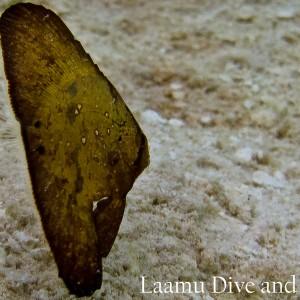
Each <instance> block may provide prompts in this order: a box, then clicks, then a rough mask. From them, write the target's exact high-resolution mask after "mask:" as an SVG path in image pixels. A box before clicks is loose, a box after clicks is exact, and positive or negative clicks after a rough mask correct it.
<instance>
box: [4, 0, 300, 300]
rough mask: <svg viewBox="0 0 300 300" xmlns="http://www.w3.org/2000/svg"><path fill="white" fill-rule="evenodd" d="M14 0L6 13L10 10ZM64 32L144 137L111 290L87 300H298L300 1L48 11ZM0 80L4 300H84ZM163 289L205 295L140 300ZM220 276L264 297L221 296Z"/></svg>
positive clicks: (106, 283)
mask: <svg viewBox="0 0 300 300" xmlns="http://www.w3.org/2000/svg"><path fill="white" fill-rule="evenodd" d="M13 2H16V1H4V0H1V2H0V9H1V11H3V10H4V9H5V8H6V7H8V6H9V5H10V4H11V3H13ZM36 3H39V4H43V5H45V6H47V7H48V8H51V9H52V10H54V11H55V12H56V13H58V14H59V15H60V17H61V18H62V19H63V20H64V21H65V22H66V24H67V25H68V26H69V28H70V29H71V31H72V32H73V34H74V35H75V36H76V38H77V39H78V40H79V41H80V42H81V43H82V45H83V46H84V48H85V49H86V51H87V52H88V53H90V55H91V56H92V58H93V60H94V62H95V63H97V64H98V66H99V68H100V70H101V71H102V72H103V73H104V74H105V75H106V76H107V77H108V78H109V79H110V81H111V82H112V83H113V84H114V85H115V87H116V88H117V89H118V90H119V92H120V93H121V95H122V96H123V98H124V100H125V102H126V103H127V104H128V106H129V107H130V109H131V111H132V112H133V113H134V115H135V116H136V118H137V120H138V121H139V124H140V125H141V127H142V128H143V131H144V132H145V134H146V136H147V137H148V140H149V145H150V156H151V164H150V166H149V167H148V168H147V170H146V171H145V172H143V174H142V175H141V176H140V177H139V179H138V180H137V181H136V183H135V185H134V187H133V189H132V190H131V192H130V193H129V194H128V196H127V207H126V211H125V215H124V218H123V221H122V224H121V227H120V231H119V234H118V237H117V239H116V242H115V244H114V246H113V248H112V250H111V252H110V254H109V256H108V257H107V258H106V259H104V261H103V263H104V273H103V285H102V288H101V290H100V291H96V292H95V293H94V295H93V296H91V297H90V298H84V299H245V298H247V299H299V297H300V292H298V293H293V294H292V293H285V294H280V293H279V290H276V291H274V292H273V293H265V294H263V293H262V292H261V285H260V284H261V283H262V282H274V281H276V282H277V281H280V282H282V283H283V284H284V283H286V282H288V281H291V279H292V278H293V277H292V275H295V285H296V289H297V290H299V291H300V250H299V245H300V201H299V200H300V197H299V194H300V152H299V146H300V138H299V136H300V135H299V132H300V122H299V117H300V67H299V66H300V2H299V0H288V1H286V0H274V1H271V0H252V1H251V0H226V1H221V0H212V1H211V0H203V1H200V0H186V1H179V0H164V1H159V0H153V1H145V0H119V1H117V0H112V1H108V0H105V1H96V0H94V1H93V0H89V1H67V0H63V1H58V0H54V1H40V2H36ZM0 76H1V78H0V80H1V81H0V83H1V86H0V101H1V105H0V151H1V152H0V183H1V184H0V279H1V280H0V299H1V300H2V299H3V300H4V299H5V300H6V299H8V300H18V299H24V300H27V299H39V300H44V299H55V300H58V299H74V298H75V297H74V296H69V293H68V290H67V289H66V288H65V286H64V283H63V282H62V280H61V279H59V277H58V275H57V269H56V265H55V263H54V260H53V257H52V254H51V251H50V249H49V247H48V244H47V242H46V240H45V237H44V233H43V231H42V227H41V223H40V220H39V217H38V213H37V211H36V208H35V204H34V201H33V199H32V196H31V190H30V181H29V175H28V172H27V169H26V162H25V158H24V150H23V145H22V143H21V140H20V133H19V129H18V124H17V123H16V121H14V119H13V116H12V111H11V108H10V106H9V99H8V95H7V86H6V85H7V84H6V79H5V76H4V74H3V66H1V75H0ZM141 276H147V287H146V289H147V290H151V289H152V288H153V283H154V282H158V281H160V282H172V283H175V282H177V281H182V282H203V283H204V287H205V288H204V292H203V293H195V292H194V293H185V294H184V293H177V294H170V293H161V294H154V293H152V294H142V293H141V291H142V280H141ZM213 276H222V277H223V278H226V280H228V281H230V277H231V278H232V281H238V282H243V281H244V282H249V281H251V282H253V283H254V284H255V292H254V293H252V294H250V293H247V291H246V290H245V289H243V290H242V291H241V292H240V293H238V290H237V288H235V289H234V290H233V291H234V293H232V294H229V293H226V292H224V293H221V294H213V293H212V288H213V286H212V278H213Z"/></svg>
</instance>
